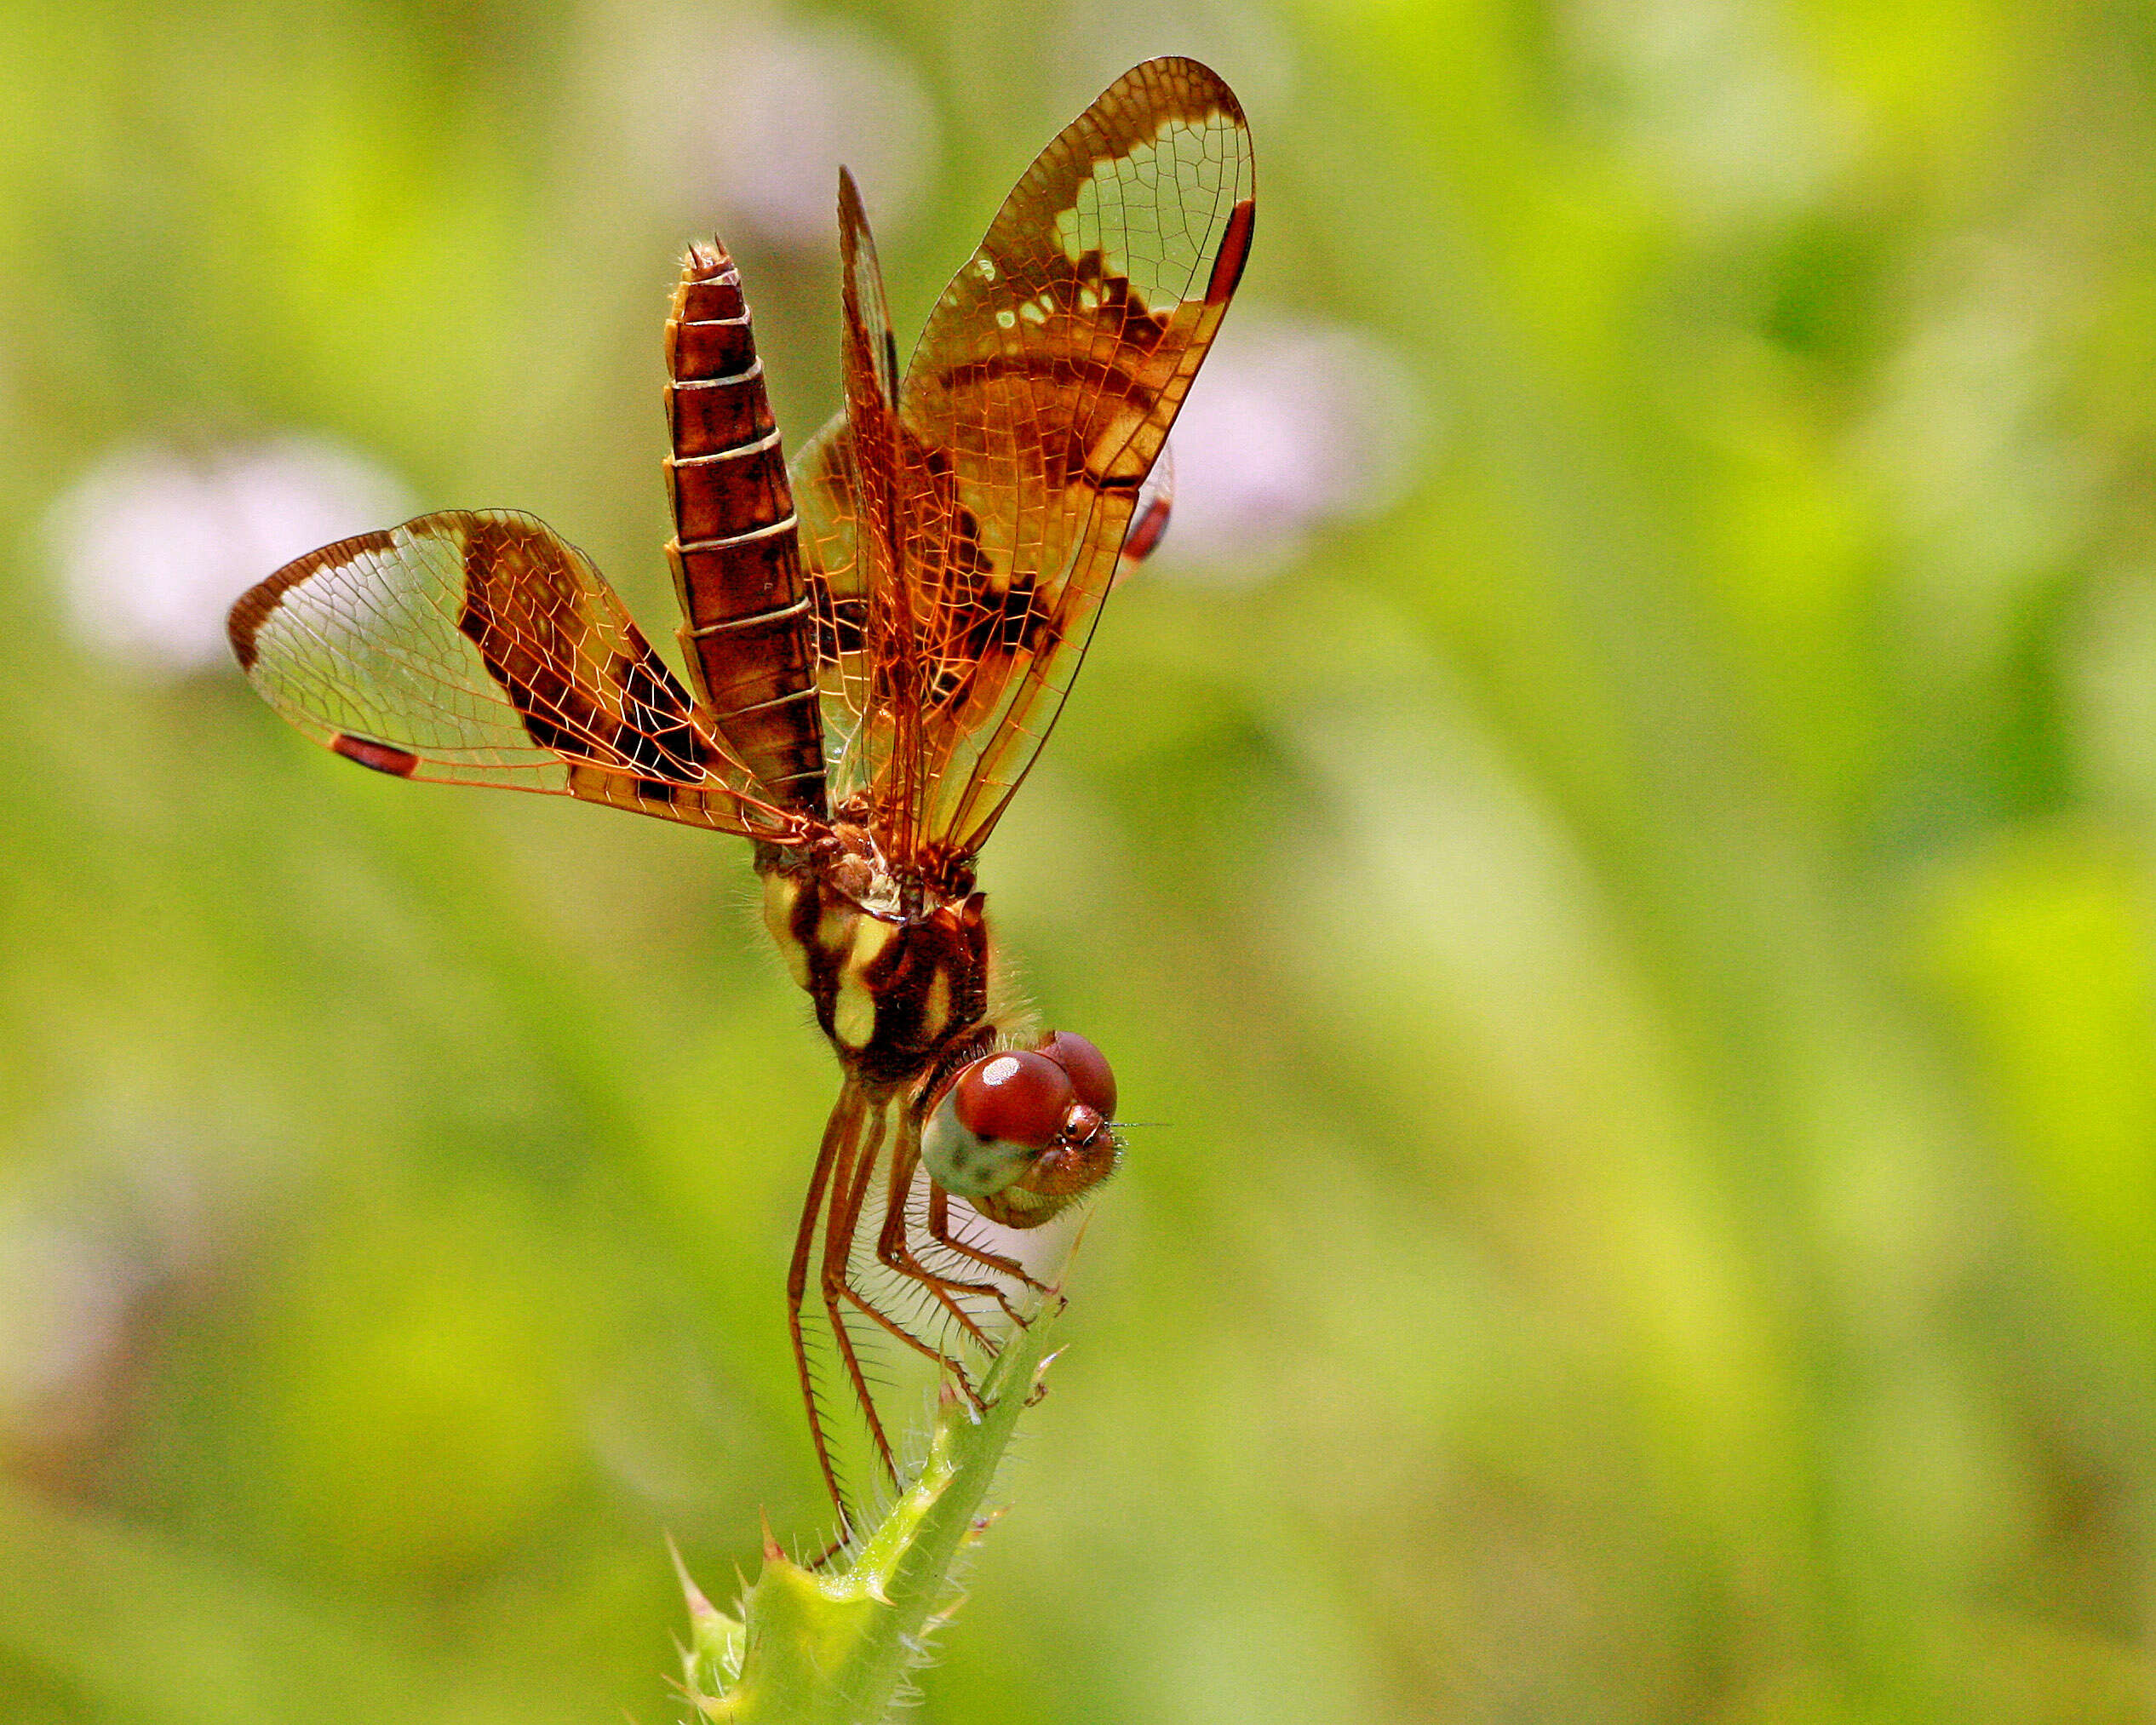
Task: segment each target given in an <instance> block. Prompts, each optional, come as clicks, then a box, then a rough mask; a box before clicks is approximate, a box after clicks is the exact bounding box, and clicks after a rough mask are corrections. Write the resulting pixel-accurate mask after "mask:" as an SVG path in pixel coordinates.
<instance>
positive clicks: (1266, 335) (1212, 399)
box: [1158, 307, 1427, 585]
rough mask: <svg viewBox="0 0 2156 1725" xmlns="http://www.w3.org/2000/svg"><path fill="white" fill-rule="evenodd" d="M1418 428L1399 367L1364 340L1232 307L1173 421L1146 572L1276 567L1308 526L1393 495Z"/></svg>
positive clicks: (1205, 573)
mask: <svg viewBox="0 0 2156 1725" xmlns="http://www.w3.org/2000/svg"><path fill="white" fill-rule="evenodd" d="M1425 421H1426V415H1425V411H1424V405H1423V398H1422V395H1421V393H1420V391H1419V389H1418V388H1417V387H1416V385H1415V383H1414V381H1413V378H1412V377H1411V376H1410V375H1408V369H1407V367H1406V365H1405V364H1403V363H1402V360H1401V359H1400V358H1399V356H1398V355H1396V353H1394V352H1392V351H1391V349H1390V348H1388V347H1385V346H1384V345H1383V344H1382V343H1380V342H1379V341H1378V340H1377V339H1376V338H1375V337H1374V336H1372V335H1367V334H1365V333H1363V332H1362V331H1360V330H1348V329H1342V328H1339V327H1337V326H1328V325H1325V324H1314V323H1311V322H1310V321H1309V320H1307V319H1297V320H1294V321H1292V322H1291V321H1289V320H1287V319H1284V318H1269V317H1267V316H1265V315H1264V313H1263V312H1252V311H1251V310H1250V309H1248V308H1247V307H1239V308H1238V309H1237V310H1236V313H1235V315H1233V316H1232V317H1230V318H1229V319H1228V322H1227V324H1226V326H1225V327H1224V329H1223V330H1222V332H1221V335H1220V339H1219V341H1218V343H1217V344H1216V345H1215V347H1214V348H1213V353H1212V356H1211V357H1210V358H1208V359H1207V361H1206V366H1205V370H1203V371H1201V372H1200V373H1199V374H1198V381H1197V382H1196V384H1194V385H1193V386H1192V387H1191V390H1190V400H1189V401H1188V402H1186V403H1185V404H1184V408H1183V413H1182V415H1181V417H1179V418H1178V420H1177V421H1176V422H1175V433H1174V437H1173V448H1174V451H1175V456H1174V460H1175V507H1174V513H1173V517H1172V519H1171V520H1170V522H1169V524H1168V530H1167V544H1166V546H1165V547H1164V549H1163V551H1162V553H1161V557H1160V559H1158V560H1159V562H1160V564H1161V566H1162V567H1163V568H1164V569H1165V570H1167V572H1168V573H1170V574H1181V575H1183V576H1186V577H1188V578H1190V579H1194V580H1201V581H1206V582H1216V583H1219V584H1222V585H1241V584H1244V583H1247V582H1256V581H1259V580H1262V579H1264V577H1266V576H1270V575H1273V574H1275V573H1276V572H1277V571H1278V570H1281V569H1282V568H1283V567H1285V566H1286V565H1287V564H1290V563H1292V562H1293V561H1294V560H1295V559H1297V558H1299V556H1301V555H1302V553H1303V551H1304V546H1305V544H1306V542H1307V541H1308V539H1309V537H1310V535H1311V533H1312V532H1314V531H1315V530H1317V529H1318V528H1320V527H1322V526H1323V525H1325V524H1327V523H1331V522H1340V521H1350V520H1356V519H1362V518H1364V517H1368V516H1370V515H1373V514H1376V513H1379V511H1381V510H1383V509H1385V507H1387V506H1388V505H1390V504H1391V503H1392V502H1394V501H1396V499H1397V498H1398V497H1399V496H1400V495H1401V493H1402V491H1403V490H1405V489H1406V486H1407V484H1408V481H1409V479H1411V478H1412V476H1413V473H1414V470H1415V467H1416V464H1417V461H1418V458H1419V456H1420V454H1421V450H1422V445H1423V443H1424V440H1425V435H1426V431H1427V427H1426V423H1425Z"/></svg>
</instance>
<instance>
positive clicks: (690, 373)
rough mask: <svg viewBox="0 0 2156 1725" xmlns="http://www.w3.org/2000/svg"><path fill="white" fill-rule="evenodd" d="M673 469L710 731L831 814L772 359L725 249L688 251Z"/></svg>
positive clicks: (797, 797) (670, 481) (688, 621)
mask: <svg viewBox="0 0 2156 1725" xmlns="http://www.w3.org/2000/svg"><path fill="white" fill-rule="evenodd" d="M666 353H667V374H668V382H667V391H666V410H667V425H668V429H669V430H670V432H671V433H672V434H673V438H674V453H673V455H672V456H670V457H668V461H667V464H666V469H667V489H668V495H669V496H670V497H671V498H672V501H673V504H674V541H673V542H672V543H670V544H669V545H668V547H667V559H668V562H670V563H671V564H673V566H674V587H675V589H676V591H677V592H678V593H679V594H680V598H681V613H682V616H683V618H684V619H685V621H684V622H683V623H682V626H681V647H682V651H683V652H684V654H685V655H686V656H687V658H688V661H689V666H690V674H691V677H692V678H693V679H695V680H696V682H697V685H698V692H699V693H700V694H701V695H702V697H703V703H704V706H705V707H706V708H707V709H708V712H709V713H710V714H711V718H712V720H713V722H714V724H715V725H716V726H717V727H718V729H719V731H720V733H721V734H722V735H723V736H725V739H726V741H727V742H728V743H729V744H731V746H732V748H734V749H735V750H736V752H737V753H738V754H740V756H741V758H742V759H743V762H744V763H745V764H746V765H747V766H748V769H749V771H751V772H753V773H754V774H755V776H756V779H757V782H758V783H759V784H760V785H761V786H762V788H764V790H765V793H767V794H769V795H770V797H771V799H772V801H774V802H775V803H777V804H778V805H780V806H781V807H784V808H793V809H799V810H801V811H805V812H806V813H808V814H811V815H814V816H816V817H817V818H819V819H821V818H823V817H824V816H825V814H826V813H827V793H826V790H825V786H824V779H823V719H822V715H821V713H820V712H819V710H818V705H817V680H816V628H815V619H814V617H813V616H811V613H810V609H809V601H808V590H807V588H806V585H805V584H804V583H803V582H802V579H801V553H800V533H799V527H800V523H799V521H798V519H796V517H795V515H794V493H793V490H792V487H791V486H790V485H789V484H788V481H787V477H786V457H785V456H784V454H783V452H782V450H780V447H779V438H778V432H777V427H776V426H775V425H774V423H773V421H772V419H771V401H770V398H769V396H768V395H767V393H766V392H765V388H764V368H763V364H762V362H761V361H760V360H759V359H758V358H757V357H756V339H755V333H754V330H753V329H752V327H751V325H750V322H749V316H748V306H747V304H746V303H745V302H744V301H743V298H742V292H741V272H740V271H738V270H737V268H735V266H734V262H733V260H732V259H731V257H729V256H728V255H726V252H725V248H723V247H722V246H720V245H719V244H718V243H717V242H716V241H714V242H713V243H712V244H711V245H710V246H708V247H705V246H702V245H697V246H691V248H690V249H689V255H688V258H687V260H686V261H685V262H684V264H683V266H682V270H681V283H680V285H679V287H678V288H676V289H674V307H673V310H672V312H670V313H669V314H668V318H667V325H666Z"/></svg>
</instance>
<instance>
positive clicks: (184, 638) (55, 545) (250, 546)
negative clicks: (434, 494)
mask: <svg viewBox="0 0 2156 1725" xmlns="http://www.w3.org/2000/svg"><path fill="white" fill-rule="evenodd" d="M410 501H411V500H410V496H409V494H408V493H407V492H406V490H405V489H404V486H403V485H402V484H399V482H398V480H397V479H394V478H393V476H391V475H390V474H389V473H387V472H385V471H384V470H383V469H381V467H377V466H376V465H375V464H374V463H373V462H371V461H367V460H366V459H365V458H364V457H363V456H358V455H356V454H354V453H353V452H352V451H350V450H346V449H343V448H341V447H339V446H338V445H336V444H331V443H327V442H324V441H322V440H319V439H317V438H306V437H284V438H274V439H272V440H269V441H267V442H264V443H260V444H245V445H234V446H232V447H227V448H222V449H212V450H207V451H204V452H201V453H186V454H183V453H181V451H179V450H175V449H172V448H170V447H168V446H165V445H161V444H137V445H133V446H130V447H128V448H123V449H120V450H115V451H113V452H112V454H110V455H108V456H106V457H105V458H104V459H103V460H101V461H99V462H98V463H97V465H96V466H95V467H92V468H91V469H90V470H89V472H88V473H84V474H83V476H82V477H81V478H80V479H77V480H76V482H75V483H74V484H72V485H71V486H69V487H68V488H67V490H66V491H64V492H62V493H61V494H60V496H59V497H58V498H57V499H56V500H54V503H53V506H52V509H51V511H50V513H49V515H48V516H47V518H46V534H47V539H48V542H49V545H50V547H51V550H52V553H53V558H54V564H55V565H56V567H57V569H58V571H59V575H60V583H61V586H62V587H63V589H64V592H65V595H66V600H67V608H68V614H69V616H70V619H71V621H72V623H73V625H74V627H75V629H76V632H77V634H78V635H79V636H80V637H81V638H82V639H83V641H84V642H86V643H87V644H88V645H90V646H91V647H93V648H95V649H96V650H99V651H100V652H104V653H107V654H110V655H112V656H115V657H118V658H122V659H125V660H129V661H132V662H135V663H138V664H141V665H145V666H147V667H152V668H160V669H163V670H166V671H170V672H179V673H184V672H189V671H196V670H200V669H203V668H205V667H207V666H209V665H212V664H215V663H217V662H221V660H222V659H223V658H224V656H225V612H226V609H227V608H228V607H229V606H230V605H231V604H232V601H233V600H234V599H237V598H238V596H239V595H240V593H243V592H244V590H245V589H246V588H247V587H249V586H250V585H252V584H253V583H254V582H258V581H260V580H261V578H262V577H263V576H266V575H267V574H268V573H269V572H270V571H271V570H273V569H276V568H278V566H279V565H280V564H285V563H289V562H290V561H291V559H294V558H295V557H298V556H301V554H303V553H306V552H309V551H312V550H313V549H314V548H315V547H317V546H318V545H326V544H329V543H330V542H331V541H332V540H337V539H343V538H347V537H348V536H351V535H353V534H355V533H364V532H367V531H369V530H371V529H374V528H378V527H386V526H389V525H391V524H393V523H395V522H397V521H399V520H402V519H404V517H405V516H406V515H407V514H409V513H410Z"/></svg>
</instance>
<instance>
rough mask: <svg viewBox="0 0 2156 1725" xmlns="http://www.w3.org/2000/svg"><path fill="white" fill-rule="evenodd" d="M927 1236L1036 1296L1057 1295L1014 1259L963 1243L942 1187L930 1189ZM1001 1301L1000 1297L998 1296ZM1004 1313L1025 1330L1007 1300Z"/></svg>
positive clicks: (1022, 1321) (948, 1197)
mask: <svg viewBox="0 0 2156 1725" xmlns="http://www.w3.org/2000/svg"><path fill="white" fill-rule="evenodd" d="M928 1235H929V1238H930V1239H932V1240H933V1241H935V1242H936V1243H937V1244H938V1246H942V1247H943V1249H944V1250H945V1251H947V1252H955V1253H956V1254H957V1255H958V1256H959V1257H960V1258H972V1260H973V1262H974V1263H976V1264H982V1265H984V1266H985V1267H986V1268H988V1269H992V1270H994V1271H995V1273H996V1274H997V1275H1007V1276H1009V1277H1010V1278H1011V1280H1012V1281H1016V1282H1021V1283H1023V1284H1024V1286H1025V1287H1029V1288H1030V1289H1032V1290H1033V1292H1035V1293H1037V1294H1052V1293H1053V1292H1055V1290H1054V1289H1053V1288H1052V1287H1049V1286H1048V1284H1047V1283H1046V1282H1045V1281H1035V1279H1034V1278H1033V1277H1032V1276H1029V1275H1027V1274H1026V1272H1025V1266H1024V1264H1020V1263H1019V1262H1018V1259H1016V1258H1006V1257H1005V1256H1004V1255H1003V1254H1002V1253H1001V1252H983V1250H982V1249H981V1248H980V1247H979V1246H974V1245H971V1244H969V1243H968V1242H967V1241H963V1240H960V1238H959V1237H958V1236H957V1235H955V1233H953V1232H952V1231H951V1208H950V1195H949V1193H948V1192H946V1191H944V1190H943V1188H942V1187H941V1186H932V1187H931V1188H930V1189H929V1193H928ZM998 1298H1001V1296H1000V1295H999V1296H998ZM1003 1310H1005V1311H1006V1312H1010V1314H1011V1321H1012V1322H1013V1323H1015V1324H1017V1325H1018V1327H1020V1328H1022V1329H1023V1328H1024V1326H1025V1320H1024V1318H1023V1317H1021V1316H1019V1315H1018V1313H1016V1312H1014V1311H1011V1307H1010V1304H1009V1302H1008V1301H1005V1302H1004V1305H1003Z"/></svg>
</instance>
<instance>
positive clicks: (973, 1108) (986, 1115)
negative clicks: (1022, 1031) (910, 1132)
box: [951, 1053, 1077, 1149]
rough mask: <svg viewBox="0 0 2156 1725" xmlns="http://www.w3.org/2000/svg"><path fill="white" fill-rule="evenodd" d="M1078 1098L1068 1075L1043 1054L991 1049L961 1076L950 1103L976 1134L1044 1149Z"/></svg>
mask: <svg viewBox="0 0 2156 1725" xmlns="http://www.w3.org/2000/svg"><path fill="white" fill-rule="evenodd" d="M1076 1099H1077V1093H1076V1091H1075V1088H1074V1086H1073V1084H1072V1080H1071V1077H1070V1075H1069V1073H1068V1072H1066V1071H1064V1069H1063V1068H1062V1067H1061V1066H1058V1064H1057V1063H1055V1062H1054V1061H1052V1060H1051V1059H1049V1058H1048V1057H1047V1056H1046V1055H1045V1054H1032V1053H1010V1054H991V1055H989V1057H987V1058H986V1059H985V1060H977V1061H975V1062H974V1063H972V1065H971V1066H969V1067H967V1068H966V1070H965V1071H963V1072H961V1073H960V1074H959V1075H958V1080H957V1082H956V1083H955V1084H954V1085H953V1086H951V1106H952V1107H953V1108H954V1109H956V1110H957V1113H958V1118H959V1121H960V1124H961V1125H962V1126H965V1128H966V1131H968V1132H971V1133H972V1134H973V1136H974V1137H975V1138H982V1139H987V1140H995V1141H1001V1142H1002V1143H1006V1144H1027V1145H1030V1146H1032V1147H1033V1148H1035V1149H1045V1148H1046V1146H1048V1145H1049V1144H1052V1143H1054V1142H1055V1140H1056V1134H1057V1133H1058V1132H1060V1131H1061V1130H1062V1129H1063V1119H1064V1115H1066V1114H1068V1113H1069V1111H1070V1105H1071V1103H1073V1102H1074V1101H1075V1100H1076Z"/></svg>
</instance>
